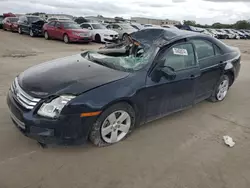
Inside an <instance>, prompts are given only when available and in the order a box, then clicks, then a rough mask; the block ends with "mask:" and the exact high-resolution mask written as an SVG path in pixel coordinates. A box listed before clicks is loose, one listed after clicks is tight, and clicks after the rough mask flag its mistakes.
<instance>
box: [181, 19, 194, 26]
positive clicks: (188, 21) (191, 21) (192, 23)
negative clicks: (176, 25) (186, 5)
mask: <svg viewBox="0 0 250 188" xmlns="http://www.w3.org/2000/svg"><path fill="white" fill-rule="evenodd" d="M183 25H191V26H196V21H193V20H183Z"/></svg>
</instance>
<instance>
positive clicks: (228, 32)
mask: <svg viewBox="0 0 250 188" xmlns="http://www.w3.org/2000/svg"><path fill="white" fill-rule="evenodd" d="M223 31H225V32H226V33H227V34H229V38H230V39H240V36H239V35H238V34H237V33H234V32H233V31H232V30H231V29H223Z"/></svg>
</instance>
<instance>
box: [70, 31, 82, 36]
mask: <svg viewBox="0 0 250 188" xmlns="http://www.w3.org/2000/svg"><path fill="white" fill-rule="evenodd" d="M72 34H73V35H76V36H80V35H81V34H80V33H76V32H72Z"/></svg>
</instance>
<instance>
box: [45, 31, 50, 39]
mask: <svg viewBox="0 0 250 188" xmlns="http://www.w3.org/2000/svg"><path fill="white" fill-rule="evenodd" d="M44 38H45V39H46V40H49V39H50V37H49V33H48V32H47V31H45V32H44Z"/></svg>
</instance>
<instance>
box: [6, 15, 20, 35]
mask: <svg viewBox="0 0 250 188" xmlns="http://www.w3.org/2000/svg"><path fill="white" fill-rule="evenodd" d="M17 21H18V18H17V17H6V18H5V19H4V20H3V29H4V30H5V31H6V30H9V31H13V32H14V31H17V30H18V24H17Z"/></svg>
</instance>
